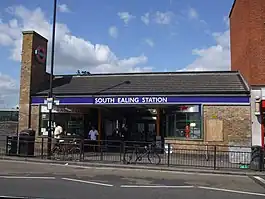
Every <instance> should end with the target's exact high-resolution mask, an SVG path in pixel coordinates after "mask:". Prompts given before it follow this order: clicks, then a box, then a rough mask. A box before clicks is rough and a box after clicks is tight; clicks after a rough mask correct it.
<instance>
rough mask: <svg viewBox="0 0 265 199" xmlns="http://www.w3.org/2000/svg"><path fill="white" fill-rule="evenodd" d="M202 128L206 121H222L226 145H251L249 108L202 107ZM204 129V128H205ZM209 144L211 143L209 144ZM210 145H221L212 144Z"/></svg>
mask: <svg viewBox="0 0 265 199" xmlns="http://www.w3.org/2000/svg"><path fill="white" fill-rule="evenodd" d="M203 112H204V126H205V125H206V120H207V119H211V118H213V117H216V116H217V118H218V119H220V120H222V121H223V135H224V141H223V142H222V144H228V145H231V144H232V145H242V146H250V145H251V112H250V106H248V105H246V106H225V105H224V106H221V105H218V106H216V105H213V106H209V105H207V106H204V108H203ZM205 128H206V127H205ZM210 144H211V142H210ZM212 144H221V143H220V142H217V143H216V142H212Z"/></svg>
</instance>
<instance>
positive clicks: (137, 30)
mask: <svg viewBox="0 0 265 199" xmlns="http://www.w3.org/2000/svg"><path fill="white" fill-rule="evenodd" d="M232 4H233V0H221V1H212V0H200V1H198V0H127V1H124V0H111V1H110V0H58V6H57V11H58V12H57V24H56V42H55V66H54V67H55V68H54V70H55V74H69V73H71V74H74V73H76V71H77V70H86V71H89V72H91V73H109V72H112V73H113V72H115V73H116V72H144V71H154V72H157V71H163V72H165V71H203V70H230V41H229V36H230V33H229V22H228V15H229V12H230V9H231V6H232ZM52 20H53V0H45V1H36V0H35V1H33V0H23V1H21V0H8V1H0V59H1V64H0V107H5V108H7V107H15V106H16V105H17V104H18V96H19V81H20V61H21V47H22V31H24V30H34V31H36V32H38V33H39V34H41V35H43V36H44V37H46V38H47V39H48V40H49V41H51V39H50V38H51V32H52ZM50 47H51V45H50V42H49V43H48V48H49V49H48V62H47V65H48V67H47V70H48V72H49V65H50V59H49V57H50V53H51V50H50Z"/></svg>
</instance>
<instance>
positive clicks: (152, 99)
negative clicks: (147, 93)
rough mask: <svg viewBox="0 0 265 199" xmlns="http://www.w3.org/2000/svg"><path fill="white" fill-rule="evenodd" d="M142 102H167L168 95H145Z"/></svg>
mask: <svg viewBox="0 0 265 199" xmlns="http://www.w3.org/2000/svg"><path fill="white" fill-rule="evenodd" d="M142 103H147V104H156V103H167V97H143V98H142Z"/></svg>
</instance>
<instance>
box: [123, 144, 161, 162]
mask: <svg viewBox="0 0 265 199" xmlns="http://www.w3.org/2000/svg"><path fill="white" fill-rule="evenodd" d="M139 148H140V146H139V145H135V146H134V150H133V151H132V152H128V151H127V152H126V151H125V153H124V163H127V164H131V163H137V162H140V161H142V160H143V158H144V157H147V158H148V161H149V162H150V163H151V164H156V165H158V164H160V162H161V158H160V156H159V155H158V153H157V152H156V147H155V144H150V145H148V146H145V147H144V152H142V153H141V152H140V151H139ZM127 157H128V159H127ZM153 159H154V160H155V161H153Z"/></svg>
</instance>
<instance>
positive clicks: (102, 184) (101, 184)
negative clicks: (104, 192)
mask: <svg viewBox="0 0 265 199" xmlns="http://www.w3.org/2000/svg"><path fill="white" fill-rule="evenodd" d="M62 179H63V180H67V181H72V182H81V183H86V184H93V185H99V186H105V187H113V185H112V184H104V183H100V182H92V181H85V180H78V179H73V178H62Z"/></svg>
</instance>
